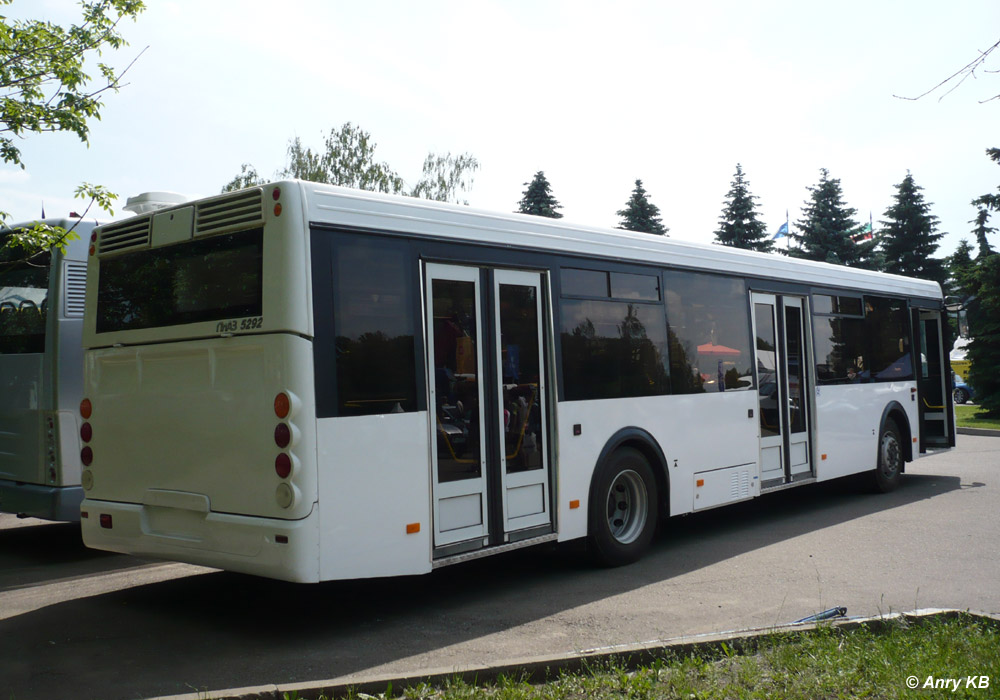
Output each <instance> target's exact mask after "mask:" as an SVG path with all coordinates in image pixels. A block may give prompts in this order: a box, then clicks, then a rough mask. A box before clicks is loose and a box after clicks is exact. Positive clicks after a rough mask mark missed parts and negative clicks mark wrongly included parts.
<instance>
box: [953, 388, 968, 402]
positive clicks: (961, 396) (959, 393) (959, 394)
mask: <svg viewBox="0 0 1000 700" xmlns="http://www.w3.org/2000/svg"><path fill="white" fill-rule="evenodd" d="M968 400H969V399H968V398H967V397H966V396H965V391H964V390H962V389H955V403H965V402H966V401H968Z"/></svg>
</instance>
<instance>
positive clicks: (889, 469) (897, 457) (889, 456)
mask: <svg viewBox="0 0 1000 700" xmlns="http://www.w3.org/2000/svg"><path fill="white" fill-rule="evenodd" d="M902 463H903V450H902V448H901V447H900V445H899V440H897V439H896V436H895V435H893V434H892V433H888V432H887V433H885V434H884V435H883V436H882V464H881V468H882V476H884V477H885V478H886V479H892V478H894V477H895V476H896V475H897V474H899V471H900V467H901V465H902Z"/></svg>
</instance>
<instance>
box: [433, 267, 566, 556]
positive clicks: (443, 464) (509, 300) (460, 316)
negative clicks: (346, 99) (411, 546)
mask: <svg viewBox="0 0 1000 700" xmlns="http://www.w3.org/2000/svg"><path fill="white" fill-rule="evenodd" d="M425 272H426V290H425V294H426V297H425V298H426V309H427V311H426V313H427V346H428V348H427V357H428V362H429V365H430V366H429V368H428V379H429V382H428V384H429V393H430V403H429V405H430V407H431V410H432V411H433V414H434V415H433V420H434V427H433V430H434V439H433V440H432V451H433V454H432V458H433V463H432V467H433V478H432V492H433V505H434V549H435V555H436V556H437V557H447V556H450V555H453V554H462V553H465V552H472V551H474V550H476V549H481V548H484V547H488V546H501V545H504V544H507V543H511V542H515V541H518V540H521V539H528V538H530V537H534V536H536V535H539V534H542V533H543V531H545V532H549V531H551V524H552V507H551V481H550V469H549V457H548V452H549V446H548V441H549V436H548V416H547V407H546V402H545V396H546V391H547V376H546V364H545V357H546V355H545V352H544V348H545V345H544V340H545V338H546V337H547V336H546V333H545V326H544V323H543V321H544V319H545V318H546V316H545V314H544V313H543V308H544V307H543V291H544V287H543V277H542V274H541V273H539V272H524V271H514V270H500V269H492V268H479V267H466V266H460V265H442V264H434V263H428V264H427V265H426V267H425Z"/></svg>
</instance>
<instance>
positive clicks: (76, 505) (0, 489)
mask: <svg viewBox="0 0 1000 700" xmlns="http://www.w3.org/2000/svg"><path fill="white" fill-rule="evenodd" d="M82 500H83V489H82V488H80V487H79V486H45V485H42V484H26V483H24V482H18V481H9V480H6V479H0V511H3V512H4V513H16V514H17V515H24V516H28V517H32V518H41V519H43V520H65V521H67V522H76V521H77V520H79V519H80V502H81V501H82Z"/></svg>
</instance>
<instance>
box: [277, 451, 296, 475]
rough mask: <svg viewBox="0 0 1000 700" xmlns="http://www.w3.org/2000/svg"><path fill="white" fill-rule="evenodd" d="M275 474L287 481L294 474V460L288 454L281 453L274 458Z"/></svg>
mask: <svg viewBox="0 0 1000 700" xmlns="http://www.w3.org/2000/svg"><path fill="white" fill-rule="evenodd" d="M274 472H275V474H277V475H278V476H279V477H280V478H282V479H287V478H288V475H289V474H291V473H292V458H291V457H289V456H288V453H287V452H281V453H280V454H278V456H277V457H275V458H274Z"/></svg>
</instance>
